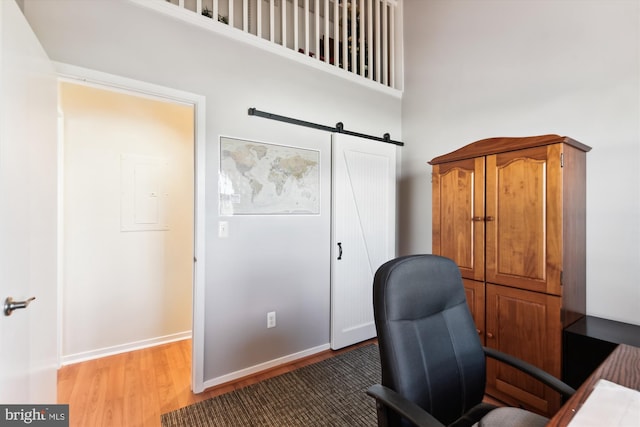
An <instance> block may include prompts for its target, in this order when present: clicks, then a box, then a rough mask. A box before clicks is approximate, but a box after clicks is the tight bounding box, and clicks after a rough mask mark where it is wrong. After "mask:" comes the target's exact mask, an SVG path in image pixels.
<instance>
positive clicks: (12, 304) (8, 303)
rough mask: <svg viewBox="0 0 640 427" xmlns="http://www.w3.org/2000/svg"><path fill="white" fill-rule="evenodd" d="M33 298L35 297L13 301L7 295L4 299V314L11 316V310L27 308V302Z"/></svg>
mask: <svg viewBox="0 0 640 427" xmlns="http://www.w3.org/2000/svg"><path fill="white" fill-rule="evenodd" d="M34 299H36V297H31V298H29V299H28V300H26V301H14V300H13V298H11V297H7V298H6V299H5V300H4V315H5V316H11V313H13V310H17V309H19V308H27V306H28V305H29V303H30V302H31V301H33V300H34Z"/></svg>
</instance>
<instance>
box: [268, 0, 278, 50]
mask: <svg viewBox="0 0 640 427" xmlns="http://www.w3.org/2000/svg"><path fill="white" fill-rule="evenodd" d="M273 1H274V0H269V40H270V41H271V43H275V40H276V16H275V15H276V14H275V6H274V4H273Z"/></svg>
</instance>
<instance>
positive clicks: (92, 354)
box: [60, 331, 191, 366]
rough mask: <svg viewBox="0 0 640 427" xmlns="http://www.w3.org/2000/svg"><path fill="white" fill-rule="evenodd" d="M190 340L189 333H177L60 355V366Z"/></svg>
mask: <svg viewBox="0 0 640 427" xmlns="http://www.w3.org/2000/svg"><path fill="white" fill-rule="evenodd" d="M189 338H191V331H184V332H178V333H175V334H171V335H165V336H162V337H156V338H149V339H146V340H141V341H134V342H130V343H126V344H119V345H114V346H112V347H104V348H98V349H95V350H90V351H84V352H82V353H75V354H67V355H62V358H61V363H60V366H65V365H71V364H74V363H79V362H86V361H87V360H93V359H99V358H101V357H106V356H112V355H114V354H120V353H126V352H128V351H134V350H141V349H143V348H148V347H154V346H157V345H161V344H167V343H170V342H174V341H181V340H186V339H189Z"/></svg>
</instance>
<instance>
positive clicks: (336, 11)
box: [333, 0, 340, 67]
mask: <svg viewBox="0 0 640 427" xmlns="http://www.w3.org/2000/svg"><path fill="white" fill-rule="evenodd" d="M339 43H340V4H339V3H338V0H333V65H334V66H336V67H339V66H340V50H339V49H340V48H339V46H340V44H339Z"/></svg>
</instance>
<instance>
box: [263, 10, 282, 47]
mask: <svg viewBox="0 0 640 427" xmlns="http://www.w3.org/2000/svg"><path fill="white" fill-rule="evenodd" d="M258 1H260V0H258ZM280 12H281V14H280V17H281V18H280V20H281V26H282V46H284V47H287V1H286V0H282V1H281V2H280Z"/></svg>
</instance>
